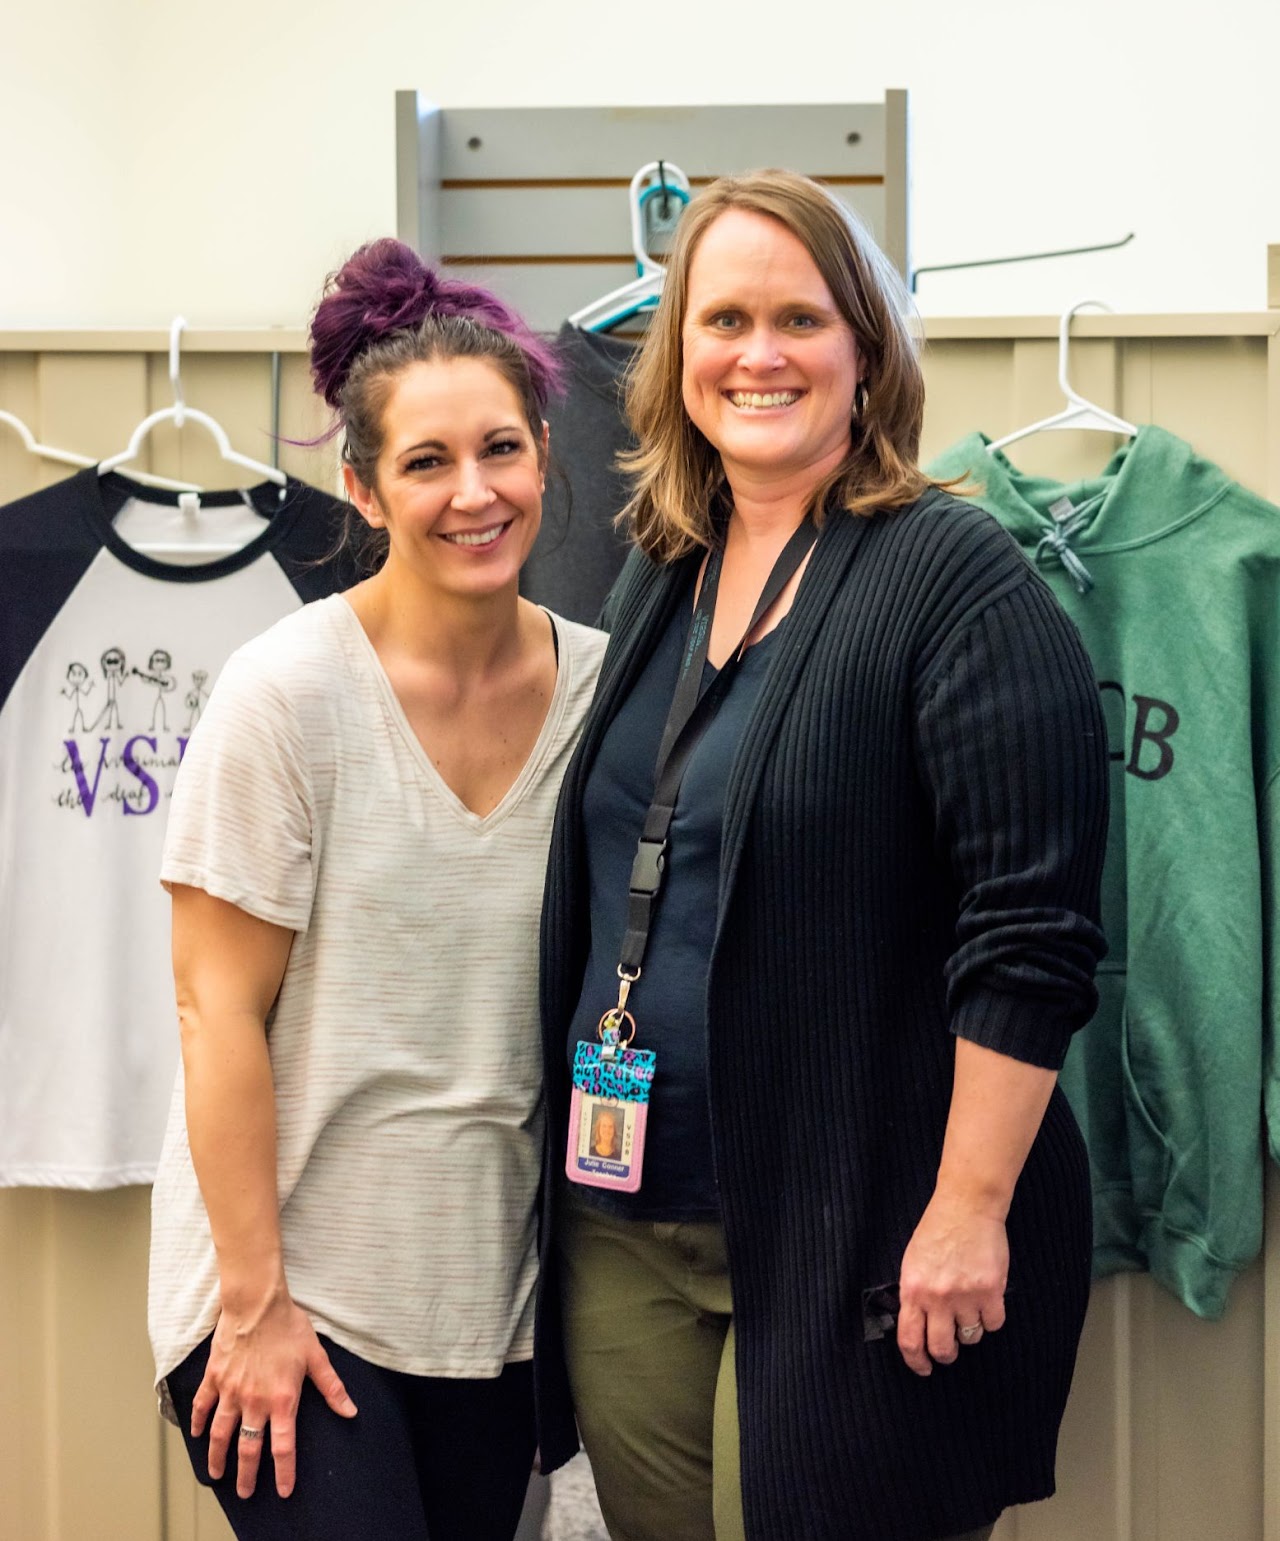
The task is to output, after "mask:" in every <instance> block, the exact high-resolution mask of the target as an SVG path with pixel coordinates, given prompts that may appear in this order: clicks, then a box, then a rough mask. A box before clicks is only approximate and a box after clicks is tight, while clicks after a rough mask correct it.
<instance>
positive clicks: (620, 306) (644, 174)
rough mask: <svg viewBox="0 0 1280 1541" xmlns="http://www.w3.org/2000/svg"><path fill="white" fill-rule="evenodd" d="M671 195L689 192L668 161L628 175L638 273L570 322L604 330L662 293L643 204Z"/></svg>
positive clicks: (683, 197) (683, 196)
mask: <svg viewBox="0 0 1280 1541" xmlns="http://www.w3.org/2000/svg"><path fill="white" fill-rule="evenodd" d="M659 195H661V196H662V197H664V198H665V197H674V198H676V199H678V200H679V202H680V203H681V204H682V205H683V204H687V203H688V202H689V199H690V197H691V196H692V192H691V190H690V187H689V178H688V177H687V176H685V174H684V172H683V171H681V170H680V168H679V166H676V165H673V164H672V163H671V162H670V161H650V162H649V164H648V165H647V166H641V168H640V170H639V171H637V172H636V174H635V176H633V177H632V178H631V187H630V190H629V193H628V198H629V199H630V203H631V249H632V251H633V252H634V253H635V259H636V272H637V274H638V275H639V276H638V277H636V278H633V279H632V280H631V282H630V283H627V284H623V285H622V287H621V288H620V289H614V290H613V291H612V292H611V293H609V294H605V295H602V296H601V298H600V299H598V300H593V301H592V303H591V304H590V305H585V306H583V308H582V309H581V310H579V311H575V312H574V314H573V315H571V316H570V317H569V325H570V326H577V327H581V328H582V329H583V331H586V332H607V331H608V330H609V328H610V327H611V326H617V325H618V323H619V322H620V321H626V320H627V319H628V318H629V317H631V316H634V315H638V314H639V313H640V312H641V311H645V310H652V309H653V308H654V306H655V305H656V304H657V303H658V298H659V296H660V295H661V294H662V284H663V280H664V279H665V277H666V269H665V268H664V267H663V266H662V264H661V263H660V262H657V261H655V260H654V258H653V257H651V256H650V255H649V249H648V244H647V242H646V240H645V233H644V210H645V205H646V204H647V203H649V202H650V201H651V200H652V199H653V198H655V197H657V196H659Z"/></svg>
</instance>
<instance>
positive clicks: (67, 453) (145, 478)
mask: <svg viewBox="0 0 1280 1541" xmlns="http://www.w3.org/2000/svg"><path fill="white" fill-rule="evenodd" d="M0 423H3V424H5V425H6V427H9V428H12V429H13V431H14V432H15V433H16V434H17V435H18V437H19V438H20V439H21V440H22V444H23V448H24V449H26V450H28V451H29V452H30V453H31V454H33V455H39V457H40V458H41V460H53V461H56V462H57V463H58V465H63V466H78V467H80V468H81V469H83V468H85V467H86V466H91V465H94V464H95V461H94V459H93V456H92V455H81V454H78V453H77V452H76V451H75V450H70V449H55V448H54V447H53V445H51V444H41V443H39V442H38V441H37V439H36V436H35V434H33V433H32V432H31V430H30V428H28V427H27V425H26V424H25V423H24V422H23V421H22V419H21V418H20V417H15V416H14V414H13V413H12V412H3V411H0ZM133 474H134V476H135V477H136V478H137V480H138V481H141V482H146V484H147V485H148V486H149V487H168V488H170V489H171V490H172V491H174V492H194V491H195V488H194V487H193V486H192V484H191V483H190V482H177V481H174V480H173V478H172V477H169V476H152V475H151V474H150V473H149V472H146V471H135V472H134V473H133Z"/></svg>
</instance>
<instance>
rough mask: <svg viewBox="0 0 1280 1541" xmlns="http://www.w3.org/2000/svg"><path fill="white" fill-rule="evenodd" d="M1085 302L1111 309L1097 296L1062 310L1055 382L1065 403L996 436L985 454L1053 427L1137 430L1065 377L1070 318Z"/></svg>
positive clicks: (1127, 433) (1127, 432)
mask: <svg viewBox="0 0 1280 1541" xmlns="http://www.w3.org/2000/svg"><path fill="white" fill-rule="evenodd" d="M1087 305H1092V306H1093V307H1094V308H1095V309H1097V310H1106V311H1109V310H1110V309H1111V307H1110V305H1104V304H1103V303H1102V301H1101V300H1077V301H1076V303H1075V304H1074V305H1073V306H1072V307H1071V308H1070V310H1067V311H1064V312H1063V315H1062V320H1061V321H1060V322H1059V323H1058V384H1059V385H1060V386H1061V388H1062V394H1063V395H1064V396H1065V397H1066V398H1067V405H1066V406H1065V407H1064V408H1063V409H1062V411H1061V412H1055V413H1054V414H1053V416H1052V417H1045V418H1041V420H1040V421H1039V422H1038V423H1029V424H1028V425H1027V426H1026V427H1025V428H1015V429H1014V431H1013V432H1012V433H1007V434H1005V436H1004V438H1003V439H997V440H996V441H995V442H994V443H993V444H988V445H987V453H988V454H989V455H994V454H995V452H996V451H997V450H999V449H1003V448H1004V447H1005V445H1006V444H1013V443H1016V441H1017V440H1019V439H1027V438H1030V437H1031V435H1032V434H1033V433H1047V432H1049V431H1050V430H1051V429H1057V428H1097V429H1101V430H1102V432H1104V433H1118V434H1123V435H1124V436H1125V437H1126V438H1130V439H1132V438H1133V437H1134V435H1135V434H1136V433H1137V431H1138V430H1137V429H1136V428H1135V427H1134V425H1133V424H1132V423H1128V422H1126V421H1125V420H1124V418H1122V417H1117V416H1116V415H1115V413H1114V412H1108V411H1107V409H1106V408H1105V407H1100V406H1098V405H1097V403H1096V402H1092V401H1089V400H1088V399H1087V398H1086V397H1084V396H1082V395H1081V394H1080V393H1079V391H1075V390H1072V388H1071V382H1070V381H1069V380H1068V379H1067V354H1068V351H1069V349H1070V333H1071V318H1072V316H1074V315H1075V314H1076V312H1077V311H1079V310H1083V309H1084V308H1085V307H1086V306H1087Z"/></svg>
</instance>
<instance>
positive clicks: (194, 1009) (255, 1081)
mask: <svg viewBox="0 0 1280 1541" xmlns="http://www.w3.org/2000/svg"><path fill="white" fill-rule="evenodd" d="M172 892H173V970H174V979H175V982H176V986H177V998H178V1018H179V1023H180V1026H181V1032H182V1062H183V1072H184V1079H185V1086H186V1113H187V1138H188V1143H189V1145H190V1148H191V1160H192V1164H193V1166H194V1167H195V1173H196V1177H197V1179H198V1181H199V1183H200V1191H201V1193H202V1195H203V1196H204V1202H205V1207H206V1209H207V1210H208V1214H209V1224H210V1228H211V1230H212V1233H213V1243H214V1248H215V1250H216V1252H217V1255H218V1274H219V1280H220V1286H221V1305H222V1311H221V1315H220V1316H219V1319H218V1324H217V1327H216V1328H215V1329H214V1334H213V1345H212V1348H211V1350H210V1354H209V1363H208V1366H207V1368H206V1370H205V1374H204V1379H203V1381H202V1382H201V1384H200V1387H199V1389H198V1390H197V1392H196V1395H195V1401H194V1404H193V1407H192V1413H191V1432H192V1435H193V1436H195V1437H199V1435H200V1434H201V1433H203V1431H204V1428H205V1425H206V1423H207V1422H208V1420H209V1415H210V1413H211V1412H213V1410H214V1408H215V1407H216V1409H217V1411H216V1412H214V1414H213V1421H212V1424H211V1425H210V1429H209V1475H210V1477H211V1478H214V1479H215V1480H216V1479H217V1478H219V1477H221V1476H222V1474H223V1472H224V1470H225V1469H226V1455H227V1446H228V1444H229V1443H230V1441H231V1439H232V1438H233V1437H234V1436H235V1434H236V1430H237V1426H238V1425H240V1424H242V1423H243V1425H244V1426H246V1427H249V1428H255V1429H261V1428H264V1427H265V1426H266V1425H268V1424H270V1439H271V1453H272V1457H273V1459H274V1462H275V1470H276V1488H277V1491H278V1492H279V1493H280V1496H281V1497H282V1498H285V1497H288V1495H289V1494H290V1493H291V1492H292V1491H293V1486H294V1475H295V1451H296V1445H295V1417H296V1413H297V1407H298V1399H299V1396H300V1394H301V1390H302V1381H303V1378H304V1376H307V1375H310V1376H311V1378H312V1379H313V1380H314V1381H315V1383H316V1386H317V1387H318V1388H319V1390H320V1392H321V1394H322V1395H323V1396H324V1398H325V1400H326V1402H328V1404H329V1406H330V1407H331V1408H332V1409H333V1410H334V1412H336V1413H340V1414H341V1415H342V1416H344V1417H348V1418H350V1417H353V1416H354V1414H355V1411H356V1409H355V1404H354V1403H353V1402H352V1401H351V1398H350V1397H349V1396H348V1395H347V1393H346V1390H345V1389H344V1387H343V1385H342V1382H341V1381H340V1380H339V1379H338V1376H337V1374H336V1372H335V1371H334V1369H333V1367H332V1365H331V1364H330V1363H329V1358H328V1355H327V1354H326V1353H325V1351H324V1348H323V1347H322V1346H321V1343H320V1340H319V1339H318V1338H317V1337H316V1334H315V1330H314V1328H313V1327H312V1325H311V1322H310V1321H309V1320H308V1318H307V1316H306V1314H305V1312H303V1311H302V1310H301V1309H299V1307H297V1306H296V1305H295V1304H294V1303H293V1301H292V1299H291V1298H290V1296H289V1289H288V1284H287V1282H286V1280H285V1272H284V1257H283V1252H282V1247H281V1241H280V1205H279V1198H278V1194H277V1189H276V1115H275V1093H274V1088H273V1086H272V1080H271V1062H270V1059H269V1057H268V1054H267V1039H266V1020H267V1015H268V1013H269V1012H270V1010H271V1006H272V1003H273V1002H274V1001H275V998H276V995H277V993H278V992H279V989H280V981H281V980H282V979H283V977H284V970H285V965H286V964H287V962H288V961H289V950H290V948H291V946H292V944H293V932H292V931H289V930H286V929H285V928H284V927H282V926H275V925H271V924H270V923H268V922H267V921H264V920H259V919H257V918H256V917H254V916H252V915H249V914H247V913H246V912H245V911H244V910H241V909H238V908H237V907H236V906H235V905H233V904H228V903H226V902H225V901H224V900H221V899H215V898H213V897H212V895H210V894H207V893H204V892H203V891H202V890H200V889H198V888H189V887H185V886H183V885H181V884H174V885H173V889H172ZM261 1452H262V1443H261V1441H259V1440H248V1439H241V1440H240V1441H239V1450H238V1467H237V1480H236V1491H237V1493H238V1494H239V1495H240V1497H241V1498H247V1497H248V1496H249V1495H250V1494H251V1493H252V1492H253V1489H254V1486H255V1485H256V1483H257V1476H258V1464H259V1461H260V1459H261Z"/></svg>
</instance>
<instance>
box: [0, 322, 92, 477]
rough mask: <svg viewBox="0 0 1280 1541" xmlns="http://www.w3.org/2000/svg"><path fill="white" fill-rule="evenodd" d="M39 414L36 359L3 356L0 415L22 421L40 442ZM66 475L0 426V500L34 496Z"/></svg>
mask: <svg viewBox="0 0 1280 1541" xmlns="http://www.w3.org/2000/svg"><path fill="white" fill-rule="evenodd" d="M38 410H39V401H38V396H37V392H36V361H35V355H34V354H31V353H10V354H4V353H0V411H4V412H12V413H13V415H14V416H15V417H18V418H21V419H22V421H23V422H24V423H25V424H26V425H27V427H28V428H29V429H30V430H31V432H32V433H33V434H34V435H35V437H36V439H37V441H39V440H40V429H39V426H38V424H37V415H38ZM55 448H58V449H74V448H75V446H74V445H70V444H66V445H56V446H55ZM65 474H66V472H65V469H64V468H63V467H62V466H59V465H56V464H55V463H54V462H53V461H51V460H42V459H41V458H40V457H39V456H38V455H32V454H31V453H29V451H28V450H27V449H26V447H25V446H24V445H23V442H22V440H21V439H20V438H19V437H18V434H17V433H16V431H15V430H14V429H13V428H11V427H10V426H9V425H8V424H7V423H0V497H2V498H4V500H5V501H6V502H8V501H9V500H10V499H11V498H20V497H22V496H24V494H26V493H28V492H35V491H36V490H37V489H38V488H40V487H45V486H47V485H48V484H49V483H50V482H51V481H57V479H58V477H59V476H61V475H65Z"/></svg>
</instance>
